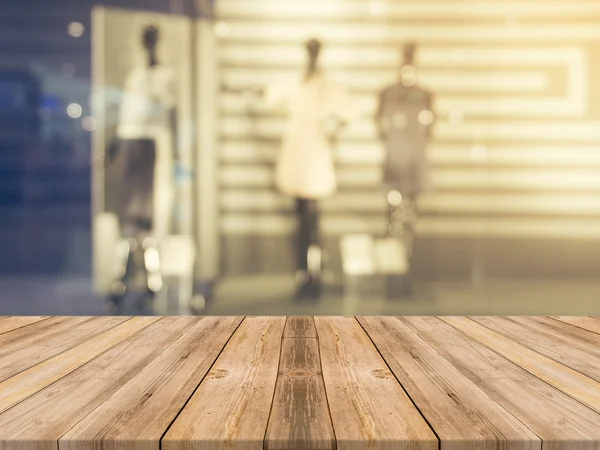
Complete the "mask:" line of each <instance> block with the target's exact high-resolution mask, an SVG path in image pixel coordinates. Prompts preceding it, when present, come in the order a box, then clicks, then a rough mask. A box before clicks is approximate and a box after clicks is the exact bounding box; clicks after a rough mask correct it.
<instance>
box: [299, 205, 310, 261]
mask: <svg viewBox="0 0 600 450" xmlns="http://www.w3.org/2000/svg"><path fill="white" fill-rule="evenodd" d="M308 204H309V200H306V199H302V198H299V199H297V200H296V217H297V219H298V238H297V246H296V268H297V270H298V271H302V272H304V273H306V272H307V270H308V262H307V259H306V255H307V253H308V249H309V247H310V240H311V233H310V223H309V217H308V210H309V206H308Z"/></svg>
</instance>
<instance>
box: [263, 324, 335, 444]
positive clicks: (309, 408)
mask: <svg viewBox="0 0 600 450" xmlns="http://www.w3.org/2000/svg"><path fill="white" fill-rule="evenodd" d="M286 336H287V337H286ZM264 448H265V450H321V449H323V450H330V449H331V450H333V449H335V435H334V433H333V426H332V424H331V417H330V415H329V407H328V404H327V395H326V393H325V385H324V384H323V374H322V372H321V357H320V355H319V343H318V341H317V338H316V330H315V326H314V320H313V318H312V317H308V318H306V317H300V318H298V317H289V318H288V319H287V322H286V327H285V330H284V339H283V343H282V348H281V357H280V360H279V374H278V376H277V385H276V387H275V395H274V397H273V406H272V410H271V416H270V418H269V424H268V426H267V434H266V438H265V447H264Z"/></svg>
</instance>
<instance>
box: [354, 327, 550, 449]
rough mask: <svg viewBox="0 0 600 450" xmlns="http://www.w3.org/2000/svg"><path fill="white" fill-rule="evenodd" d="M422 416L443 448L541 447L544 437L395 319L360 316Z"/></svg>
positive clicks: (368, 332) (366, 329)
mask: <svg viewBox="0 0 600 450" xmlns="http://www.w3.org/2000/svg"><path fill="white" fill-rule="evenodd" d="M357 319H358V321H359V322H360V324H361V325H362V326H363V328H364V329H365V331H366V332H367V334H368V335H369V336H370V337H371V339H372V340H373V342H374V344H375V346H376V347H377V349H378V350H379V352H380V353H381V355H382V356H383V358H384V359H385V361H386V362H387V364H388V365H389V367H390V369H391V370H392V372H393V373H394V375H395V376H396V378H397V379H398V381H399V382H400V384H401V385H402V386H403V387H404V389H406V392H407V393H408V395H409V396H410V398H411V399H412V401H413V402H414V403H415V405H416V406H417V408H419V411H421V414H423V416H424V417H425V418H426V419H427V422H428V423H429V424H430V425H431V427H432V428H433V429H434V430H435V433H436V435H437V436H438V438H439V439H440V442H441V450H469V449H473V450H475V449H495V448H498V447H499V445H500V443H502V448H505V449H514V450H517V449H520V450H521V449H522V450H524V449H528V450H533V449H538V450H539V449H541V447H542V441H541V439H540V438H539V437H537V436H536V435H535V434H534V433H533V432H532V431H531V430H529V429H528V428H527V427H526V426H525V425H523V424H522V423H521V422H519V421H518V420H517V419H515V418H514V416H513V415H512V414H510V413H509V412H508V411H506V410H505V409H504V408H503V407H502V406H500V405H499V404H498V403H497V402H496V401H495V400H494V399H493V398H491V397H490V396H489V395H488V394H487V393H486V392H485V391H484V390H482V389H481V388H480V387H479V386H478V385H477V384H475V383H473V382H472V381H471V380H469V379H468V378H467V377H466V376H465V375H463V374H462V373H461V372H460V371H459V370H458V369H457V368H456V367H454V366H453V365H452V364H450V363H449V362H448V361H446V360H445V359H444V358H442V357H441V356H440V354H439V353H437V352H436V351H435V350H434V349H433V348H432V347H431V346H429V345H428V344H427V343H426V342H425V341H423V339H421V338H420V337H419V336H418V335H417V334H416V333H415V332H413V331H412V330H411V329H410V328H408V327H407V326H406V325H404V324H403V323H402V322H400V321H399V320H398V319H396V318H393V317H360V318H357Z"/></svg>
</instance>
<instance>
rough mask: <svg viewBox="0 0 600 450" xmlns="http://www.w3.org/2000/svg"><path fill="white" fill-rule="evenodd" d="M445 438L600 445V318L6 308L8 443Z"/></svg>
mask: <svg viewBox="0 0 600 450" xmlns="http://www.w3.org/2000/svg"><path fill="white" fill-rule="evenodd" d="M440 445H441V449H442V450H446V449H449V450H450V449H452V450H454V449H456V450H463V449H510V450H513V449H514V450H517V449H542V446H543V449H544V450H546V449H552V450H556V449H581V450H584V449H585V450H590V449H600V318H594V317H287V318H286V317H2V318H0V450H98V449H102V450H107V449H109V450H159V449H163V450H176V449H177V450H187V449H211V450H212V449H228V450H231V449H256V450H259V449H262V448H265V449H267V450H279V449H281V450H283V449H288V450H321V449H323V450H325V449H335V448H337V449H353V450H354V449H357V450H358V449H369V450H375V449H405V448H406V449H424V450H425V449H427V450H429V449H431V450H436V449H438V448H440Z"/></svg>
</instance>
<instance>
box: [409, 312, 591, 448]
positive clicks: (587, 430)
mask: <svg viewBox="0 0 600 450" xmlns="http://www.w3.org/2000/svg"><path fill="white" fill-rule="evenodd" d="M399 320H400V321H401V322H402V323H404V324H405V325H406V326H408V327H409V328H410V329H412V330H413V331H414V332H415V333H417V334H418V335H419V336H420V337H421V338H422V339H423V340H424V341H425V342H427V343H428V344H429V345H430V346H431V347H433V349H434V350H435V351H436V352H438V353H439V354H440V355H441V356H442V357H443V358H445V359H446V360H447V361H448V362H450V363H451V364H452V365H453V366H454V367H456V368H457V369H458V370H460V372H461V373H463V374H464V375H465V376H466V377H467V378H469V379H470V380H471V381H472V382H473V383H475V384H476V385H477V386H479V387H480V388H481V389H483V390H484V391H485V392H486V393H487V394H488V395H489V396H490V397H492V398H494V399H495V400H496V401H497V402H498V403H499V404H500V405H501V406H503V407H504V408H505V409H506V410H507V411H509V412H510V413H511V414H512V415H514V416H515V418H517V419H518V420H519V421H520V422H522V423H523V424H524V425H526V426H527V427H528V428H529V429H530V430H531V431H533V432H534V433H535V434H536V435H537V436H539V437H540V438H541V439H542V441H543V450H548V449H551V450H559V449H560V450H584V449H586V450H587V449H593V448H598V446H599V445H600V415H599V414H597V413H596V412H594V411H593V410H591V409H590V408H588V407H587V406H585V405H583V404H581V403H580V402H578V401H577V400H575V399H574V398H572V397H570V396H568V395H567V394H565V393H563V392H562V391H560V390H558V389H556V388H554V387H553V386H551V385H549V384H548V383H546V382H544V381H542V380H540V379H539V378H537V377H536V376H534V375H532V374H531V373H529V372H527V371H526V370H524V369H523V368H521V367H519V366H517V365H516V364H514V363H513V362H511V361H509V360H507V359H506V358H504V357H502V356H501V355H499V354H498V353H496V352H495V351H493V350H491V349H489V348H488V347H486V346H484V345H483V344H481V343H479V342H478V341H477V340H474V339H472V338H470V337H469V336H467V335H465V334H464V333H462V332H460V331H459V330H457V329H456V328H454V327H452V326H450V325H449V324H447V323H445V322H443V321H442V320H439V319H438V318H435V317H401V318H399Z"/></svg>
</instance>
